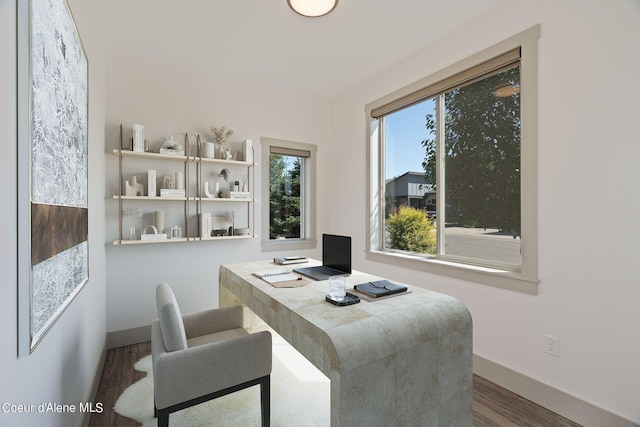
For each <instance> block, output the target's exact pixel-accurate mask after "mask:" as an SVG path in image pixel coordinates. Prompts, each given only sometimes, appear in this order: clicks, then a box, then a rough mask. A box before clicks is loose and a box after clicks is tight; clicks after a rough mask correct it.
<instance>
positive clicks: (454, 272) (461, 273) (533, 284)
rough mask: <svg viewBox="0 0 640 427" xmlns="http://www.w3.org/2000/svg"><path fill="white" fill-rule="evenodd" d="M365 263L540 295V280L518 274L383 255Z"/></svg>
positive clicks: (369, 257)
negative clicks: (392, 266)
mask: <svg viewBox="0 0 640 427" xmlns="http://www.w3.org/2000/svg"><path fill="white" fill-rule="evenodd" d="M366 259H367V260H369V261H374V262H382V263H386V264H391V265H395V266H399V267H404V268H410V269H413V270H420V271H424V272H427V273H433V274H439V275H442V276H447V277H452V278H455V279H460V280H466V281H469V282H476V283H481V284H483V285H488V286H494V287H497V288H502V289H508V290H512V291H516V292H522V293H525V294H530V295H538V283H539V282H540V281H539V280H538V279H537V278H529V277H524V276H523V275H521V274H520V273H518V272H513V271H506V270H499V269H496V268H487V267H479V266H474V265H469V264H461V263H456V262H451V261H443V260H438V259H428V258H422V257H417V256H411V255H406V254H399V253H393V252H382V251H367V252H366Z"/></svg>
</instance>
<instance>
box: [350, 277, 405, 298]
mask: <svg viewBox="0 0 640 427" xmlns="http://www.w3.org/2000/svg"><path fill="white" fill-rule="evenodd" d="M353 288H354V289H355V290H356V291H358V292H361V293H363V294H365V295H367V296H369V297H373V298H380V297H384V296H388V295H395V294H399V293H402V292H406V291H407V287H406V286H401V285H396V284H395V283H391V282H390V281H388V280H376V281H375V282H367V283H362V284H360V285H355V286H354V287H353Z"/></svg>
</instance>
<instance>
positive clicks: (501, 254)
mask: <svg viewBox="0 0 640 427" xmlns="http://www.w3.org/2000/svg"><path fill="white" fill-rule="evenodd" d="M537 30H538V29H537V28H534V29H533V30H531V31H530V32H525V33H527V34H525V35H524V36H521V37H520V38H523V39H525V41H527V43H531V42H533V46H534V47H535V44H536V43H535V41H536V40H537ZM503 44H507V45H508V44H512V45H513V46H511V47H510V48H509V49H506V48H505V47H504V46H501V47H499V48H496V49H493V50H491V49H490V50H489V51H490V52H491V51H495V53H494V54H493V55H494V56H489V53H487V52H483V53H482V55H479V57H480V58H482V59H481V60H479V59H478V60H474V59H473V58H472V59H471V60H467V61H463V62H464V64H463V65H461V64H456V65H454V66H452V67H450V69H448V70H445V73H440V74H439V75H438V76H437V78H427V79H425V81H426V83H425V84H424V86H419V85H418V86H416V85H413V86H412V87H411V88H409V89H405V90H403V91H399V93H398V94H397V96H389V97H385V98H384V99H383V100H382V101H379V102H377V103H373V105H369V106H368V107H367V110H368V114H369V115H370V124H371V126H370V129H371V135H370V147H369V149H370V155H369V158H370V171H371V172H372V173H370V180H375V181H377V182H376V183H374V182H370V189H376V188H377V189H379V191H377V192H376V191H370V205H371V215H372V216H373V218H372V219H371V223H372V224H375V225H374V228H375V227H376V226H377V227H378V230H377V231H376V230H371V231H372V232H370V233H369V235H370V236H372V239H371V242H370V247H369V249H370V251H373V252H377V253H382V254H393V255H396V256H398V255H399V256H402V255H406V256H408V257H410V258H411V259H412V260H415V259H422V260H425V261H427V262H429V261H437V262H446V263H449V265H451V266H455V267H463V268H464V267H469V268H471V269H474V268H475V269H477V271H483V270H482V268H488V270H484V271H490V272H491V273H492V274H496V273H497V274H500V273H507V274H511V276H512V277H517V278H524V280H527V281H531V282H536V283H537V278H536V277H535V276H536V275H537V254H536V255H532V254H531V250H533V248H537V235H536V234H537V214H536V213H535V212H531V211H529V210H527V209H525V208H524V207H525V206H526V207H527V208H529V207H532V206H537V205H536V203H537V194H536V192H537V184H535V183H533V181H535V180H536V179H537V175H536V174H537V159H536V158H535V157H534V153H536V157H537V149H536V146H537V134H536V132H535V130H533V127H534V126H535V127H537V123H536V117H537V116H536V114H535V112H533V113H532V106H535V105H536V102H535V98H536V93H535V92H536V91H535V90H530V91H526V90H521V88H523V87H524V88H527V87H528V88H530V89H535V84H530V82H531V79H532V78H536V77H535V72H532V70H533V69H534V67H532V65H531V62H532V63H535V61H531V62H526V61H525V67H524V70H526V71H523V54H522V52H523V49H522V46H523V45H524V44H526V43H518V44H516V43H515V42H514V41H513V40H510V41H509V42H507V43H503ZM524 50H525V51H526V52H530V51H531V46H527V47H525V49H524ZM534 58H535V55H534ZM527 60H529V58H527ZM474 61H475V62H474ZM529 84H530V86H527V85H529ZM528 97H530V98H533V100H528V99H527V98H528ZM523 129H524V131H523ZM536 210H537V208H536ZM529 215H530V216H529ZM376 217H377V218H376ZM533 233H536V234H533ZM527 241H528V242H527ZM525 242H526V243H525ZM523 248H524V250H523ZM536 251H537V249H536ZM440 266H442V264H440ZM440 270H441V268H440ZM453 275H454V276H455V274H453ZM525 276H527V277H525ZM481 281H482V280H481ZM529 289H532V288H531V287H529Z"/></svg>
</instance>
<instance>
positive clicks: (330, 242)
mask: <svg viewBox="0 0 640 427" xmlns="http://www.w3.org/2000/svg"><path fill="white" fill-rule="evenodd" d="M293 271H295V272H296V273H299V274H302V275H304V276H307V277H310V278H312V279H314V280H326V279H328V278H329V277H331V276H339V275H341V274H342V275H346V274H351V237H349V236H336V235H334V234H323V235H322V265H319V266H315V267H303V268H295V269H294V270H293Z"/></svg>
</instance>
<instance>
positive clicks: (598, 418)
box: [473, 354, 640, 427]
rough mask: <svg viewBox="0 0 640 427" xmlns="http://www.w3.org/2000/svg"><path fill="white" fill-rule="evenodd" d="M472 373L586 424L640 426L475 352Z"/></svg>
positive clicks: (598, 426) (591, 425)
mask: <svg viewBox="0 0 640 427" xmlns="http://www.w3.org/2000/svg"><path fill="white" fill-rule="evenodd" d="M473 372H474V373H475V374H477V375H479V376H481V377H482V378H485V379H487V380H489V381H491V382H493V383H495V384H498V385H499V386H501V387H504V388H506V389H507V390H509V391H512V392H514V393H516V394H518V395H520V396H522V397H524V398H525V399H528V400H530V401H532V402H534V403H536V404H538V405H540V406H542V407H543V408H547V409H549V410H550V411H553V412H555V413H556V414H559V415H562V416H563V417H565V418H568V419H570V420H571V421H573V422H576V423H578V424H580V425H582V426H584V427H602V426H607V427H640V424H636V423H634V422H633V421H631V420H628V419H625V418H622V417H620V416H619V415H616V414H613V413H611V412H609V411H607V410H606V409H603V408H600V407H598V406H596V405H594V404H592V403H589V402H586V401H584V400H581V399H579V398H577V397H575V396H572V395H570V394H568V393H565V392H563V391H561V390H558V389H555V388H553V387H551V386H550V385H547V384H544V383H542V382H540V381H538V380H536V379H533V378H531V377H528V376H526V375H524V374H521V373H519V372H516V371H514V370H512V369H510V368H507V367H505V366H502V365H500V364H498V363H495V362H493V361H491V360H489V359H485V358H484V357H482V356H479V355H477V354H474V355H473Z"/></svg>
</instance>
